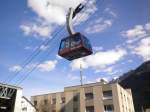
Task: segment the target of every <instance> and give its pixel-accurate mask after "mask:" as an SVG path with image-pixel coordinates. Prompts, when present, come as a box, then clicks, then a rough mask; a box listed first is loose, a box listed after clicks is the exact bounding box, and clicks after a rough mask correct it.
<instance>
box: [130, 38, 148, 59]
mask: <svg viewBox="0 0 150 112" xmlns="http://www.w3.org/2000/svg"><path fill="white" fill-rule="evenodd" d="M133 50H134V52H135V54H137V55H139V56H141V57H142V58H143V60H144V61H146V60H150V37H146V38H144V39H142V40H141V41H140V42H139V44H138V45H137V46H135V48H134V49H133Z"/></svg>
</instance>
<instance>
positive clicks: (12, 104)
mask: <svg viewBox="0 0 150 112" xmlns="http://www.w3.org/2000/svg"><path fill="white" fill-rule="evenodd" d="M21 98H22V88H20V87H16V86H12V85H7V84H2V83H0V112H20V111H21Z"/></svg>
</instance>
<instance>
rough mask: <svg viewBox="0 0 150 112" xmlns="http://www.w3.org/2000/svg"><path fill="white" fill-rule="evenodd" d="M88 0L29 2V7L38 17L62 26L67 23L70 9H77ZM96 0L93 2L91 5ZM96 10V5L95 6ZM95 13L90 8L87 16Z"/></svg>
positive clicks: (31, 0) (41, 0) (35, 0)
mask: <svg viewBox="0 0 150 112" xmlns="http://www.w3.org/2000/svg"><path fill="white" fill-rule="evenodd" d="M85 1H86V0H61V1H60V0H28V6H29V7H30V8H31V9H32V10H33V11H34V12H35V13H37V15H38V16H39V17H40V18H42V19H44V20H45V21H47V22H49V23H53V24H59V25H62V24H64V23H65V21H66V14H67V11H68V9H69V8H70V7H72V8H76V7H77V6H78V5H79V4H80V3H82V2H85ZM93 1H95V0H91V1H90V2H89V3H88V4H91V3H92V2H93ZM94 8H95V5H94ZM91 10H92V11H93V8H88V9H87V11H86V13H84V14H85V15H86V14H88V13H89V12H91Z"/></svg>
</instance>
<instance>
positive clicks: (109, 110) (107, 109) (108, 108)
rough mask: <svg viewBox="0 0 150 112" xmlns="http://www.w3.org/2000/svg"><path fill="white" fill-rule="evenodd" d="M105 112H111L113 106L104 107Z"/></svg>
mask: <svg viewBox="0 0 150 112" xmlns="http://www.w3.org/2000/svg"><path fill="white" fill-rule="evenodd" d="M104 109H105V112H113V111H114V106H113V105H104Z"/></svg>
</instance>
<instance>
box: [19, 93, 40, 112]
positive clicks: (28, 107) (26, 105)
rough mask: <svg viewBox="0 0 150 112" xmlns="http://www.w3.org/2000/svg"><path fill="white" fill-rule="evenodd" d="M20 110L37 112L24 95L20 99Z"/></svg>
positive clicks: (22, 111)
mask: <svg viewBox="0 0 150 112" xmlns="http://www.w3.org/2000/svg"><path fill="white" fill-rule="evenodd" d="M21 112H37V111H36V108H35V106H34V105H33V104H32V103H31V102H30V101H29V100H28V99H27V98H26V97H24V96H23V97H22V100H21Z"/></svg>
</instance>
